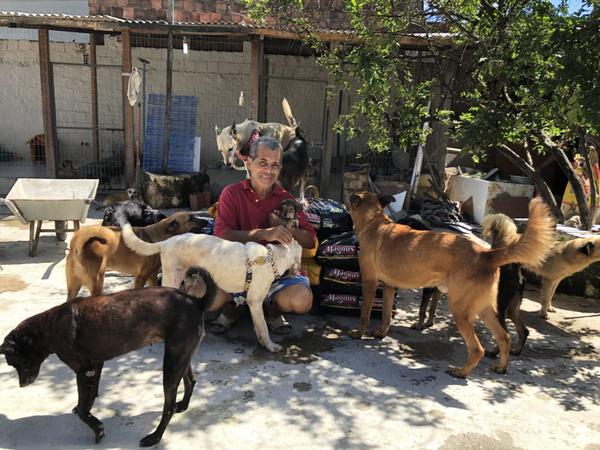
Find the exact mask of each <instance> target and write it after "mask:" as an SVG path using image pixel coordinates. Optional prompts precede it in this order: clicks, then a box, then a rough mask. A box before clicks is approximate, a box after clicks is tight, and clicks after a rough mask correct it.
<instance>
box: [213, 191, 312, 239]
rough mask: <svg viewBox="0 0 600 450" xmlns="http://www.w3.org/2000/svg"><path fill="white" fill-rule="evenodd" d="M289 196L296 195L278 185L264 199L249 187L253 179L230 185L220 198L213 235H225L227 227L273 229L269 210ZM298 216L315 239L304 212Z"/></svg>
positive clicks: (301, 226)
mask: <svg viewBox="0 0 600 450" xmlns="http://www.w3.org/2000/svg"><path fill="white" fill-rule="evenodd" d="M287 198H291V199H293V198H294V196H293V195H292V194H290V193H289V192H288V191H286V190H285V189H283V188H282V187H281V186H279V185H278V184H276V185H275V187H274V188H273V190H272V191H271V193H270V194H269V195H268V196H267V197H266V198H264V199H262V200H261V199H260V198H258V196H257V195H256V192H254V190H252V188H251V187H250V180H243V181H240V182H238V183H234V184H230V185H229V186H227V187H226V188H225V189H223V192H221V195H220V197H219V207H218V210H217V219H216V221H215V229H214V232H213V234H214V235H215V236H218V237H223V234H224V233H225V232H226V231H227V230H238V231H250V230H255V229H257V228H262V229H264V228H270V227H271V226H270V225H269V213H271V212H272V211H273V210H274V209H276V208H279V205H280V204H281V201H282V200H285V199H287ZM297 216H298V225H299V227H300V228H302V229H304V230H307V231H308V232H309V233H310V234H311V236H312V238H313V241H314V239H315V237H316V233H315V229H314V228H313V226H312V225H311V224H310V222H309V221H308V219H307V218H306V215H305V214H304V212H299V213H298V214H297Z"/></svg>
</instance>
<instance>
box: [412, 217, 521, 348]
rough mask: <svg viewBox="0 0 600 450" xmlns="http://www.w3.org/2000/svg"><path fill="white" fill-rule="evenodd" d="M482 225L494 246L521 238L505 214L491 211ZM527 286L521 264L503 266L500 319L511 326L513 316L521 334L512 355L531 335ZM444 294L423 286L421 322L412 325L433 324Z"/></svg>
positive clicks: (505, 245) (423, 325)
mask: <svg viewBox="0 0 600 450" xmlns="http://www.w3.org/2000/svg"><path fill="white" fill-rule="evenodd" d="M482 226H483V233H482V237H483V238H491V240H492V248H493V249H497V248H502V247H508V246H510V245H513V244H515V243H516V242H517V241H518V240H519V238H520V235H519V234H518V233H517V227H516V225H515V224H514V222H513V221H512V220H511V219H510V218H509V217H508V216H505V215H504V214H488V215H487V216H485V218H484V219H483V223H482ZM524 289H525V278H524V277H523V273H522V270H521V265H520V264H507V265H505V266H502V267H500V281H499V282H498V297H497V310H498V320H499V321H500V325H502V328H504V329H505V330H507V327H506V317H508V318H510V320H511V321H512V322H513V324H514V325H515V328H516V330H517V335H518V342H517V345H516V346H515V347H514V348H513V349H511V350H510V354H511V355H520V354H521V351H522V350H523V347H524V346H525V341H526V340H527V336H529V330H528V329H527V327H526V326H525V323H524V322H523V319H522V317H521V303H522V302H523V291H524ZM441 294H442V293H441V292H440V291H439V290H438V289H436V288H426V289H423V298H422V300H421V306H420V308H419V322H418V323H417V324H415V325H413V326H411V328H413V329H418V330H421V329H423V328H424V327H429V326H431V325H433V318H434V316H435V310H436V307H437V303H438V300H439V298H440V297H441ZM430 299H431V305H430V306H429V315H428V317H427V322H425V323H423V320H424V317H425V309H426V308H427V304H428V302H429V300H430ZM507 331H508V330H507ZM498 351H499V349H498V346H496V347H495V348H494V349H493V350H489V351H488V350H486V352H485V355H486V356H488V357H492V358H493V357H495V356H497V354H498Z"/></svg>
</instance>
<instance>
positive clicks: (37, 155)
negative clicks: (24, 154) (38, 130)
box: [26, 133, 46, 164]
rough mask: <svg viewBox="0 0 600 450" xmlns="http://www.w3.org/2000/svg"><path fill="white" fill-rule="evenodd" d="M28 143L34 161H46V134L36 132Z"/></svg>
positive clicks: (42, 162) (43, 162)
mask: <svg viewBox="0 0 600 450" xmlns="http://www.w3.org/2000/svg"><path fill="white" fill-rule="evenodd" d="M26 144H27V145H28V146H29V156H30V158H31V162H32V163H34V164H35V163H41V164H45V163H46V135H45V134H43V133H42V134H36V135H35V136H33V137H32V138H31V139H29V140H28V141H27V142H26Z"/></svg>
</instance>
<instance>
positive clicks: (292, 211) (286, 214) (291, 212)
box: [269, 198, 302, 230]
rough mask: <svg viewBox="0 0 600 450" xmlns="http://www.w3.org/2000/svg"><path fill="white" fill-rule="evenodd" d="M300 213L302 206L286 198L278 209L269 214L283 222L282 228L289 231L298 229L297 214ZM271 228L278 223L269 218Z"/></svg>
mask: <svg viewBox="0 0 600 450" xmlns="http://www.w3.org/2000/svg"><path fill="white" fill-rule="evenodd" d="M299 212H302V205H301V204H300V203H298V202H297V201H296V200H293V199H291V198H286V199H285V200H282V201H281V204H280V205H279V208H278V209H275V210H273V212H272V213H271V214H272V215H275V216H276V217H278V218H280V219H281V220H282V221H283V224H284V226H285V227H286V228H287V229H289V230H291V229H292V228H298V213H299ZM269 222H270V223H271V226H275V224H276V223H279V222H278V221H276V220H274V218H271V217H269Z"/></svg>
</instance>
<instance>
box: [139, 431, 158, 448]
mask: <svg viewBox="0 0 600 450" xmlns="http://www.w3.org/2000/svg"><path fill="white" fill-rule="evenodd" d="M161 437H162V436H157V435H156V433H150V434H149V435H148V436H146V437H145V438H143V439H142V440H140V447H152V446H153V445H156V444H158V443H159V442H160V439H161Z"/></svg>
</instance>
